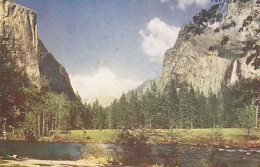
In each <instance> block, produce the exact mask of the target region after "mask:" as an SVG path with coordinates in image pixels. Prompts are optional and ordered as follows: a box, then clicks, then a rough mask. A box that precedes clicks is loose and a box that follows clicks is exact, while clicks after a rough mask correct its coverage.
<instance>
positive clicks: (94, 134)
mask: <svg viewBox="0 0 260 167" xmlns="http://www.w3.org/2000/svg"><path fill="white" fill-rule="evenodd" d="M85 131H86V134H87V136H88V137H90V139H91V140H93V141H99V142H102V141H111V140H113V139H115V137H116V134H117V130H114V129H105V130H85ZM156 131H158V133H161V134H162V135H163V136H165V137H167V135H169V132H170V130H168V129H157V130H156ZM217 132H218V133H220V134H222V137H223V139H225V140H236V139H239V138H241V137H243V136H246V135H247V131H246V129H240V128H223V129H187V130H184V129H174V130H173V133H174V134H176V135H177V138H181V139H200V138H210V137H211V136H213V135H214V134H216V133H217ZM83 134H84V131H83V130H72V131H71V133H70V134H69V137H70V138H80V137H83ZM250 135H251V136H256V137H258V138H260V130H252V131H251V133H250Z"/></svg>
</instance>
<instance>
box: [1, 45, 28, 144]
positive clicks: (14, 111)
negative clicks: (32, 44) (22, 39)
mask: <svg viewBox="0 0 260 167" xmlns="http://www.w3.org/2000/svg"><path fill="white" fill-rule="evenodd" d="M0 42H1V44H0V124H1V128H2V132H3V137H4V138H5V139H6V127H7V126H11V127H17V126H18V125H19V123H20V122H21V121H22V120H23V119H24V117H25V103H26V98H25V97H26V94H27V93H28V91H29V89H27V88H28V87H30V83H29V80H28V78H27V76H26V74H25V72H24V70H23V69H22V68H20V67H19V66H18V64H17V62H16V60H15V57H14V56H13V55H12V54H11V53H10V51H9V50H8V49H7V47H6V45H5V44H4V41H3V40H1V41H0Z"/></svg>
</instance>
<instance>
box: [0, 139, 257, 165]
mask: <svg viewBox="0 0 260 167" xmlns="http://www.w3.org/2000/svg"><path fill="white" fill-rule="evenodd" d="M87 145H91V144H87ZM103 146H104V148H105V149H106V151H107V152H108V153H113V151H114V148H116V145H113V144H104V145H103ZM83 147H85V144H82V143H45V142H25V141H0V155H18V156H20V157H29V158H34V159H43V160H76V159H79V158H80V156H81V153H82V152H81V150H82V148H83ZM147 156H149V157H148V158H149V159H150V160H151V161H152V163H153V164H166V163H167V161H172V160H173V159H176V161H175V162H177V163H178V164H179V166H187V167H192V166H194V167H200V166H211V167H213V166H214V167H260V148H209V147H194V146H186V145H178V146H176V147H174V149H172V147H171V146H170V145H167V144H164V145H163V144H154V145H151V149H150V150H149V153H148V154H147Z"/></svg>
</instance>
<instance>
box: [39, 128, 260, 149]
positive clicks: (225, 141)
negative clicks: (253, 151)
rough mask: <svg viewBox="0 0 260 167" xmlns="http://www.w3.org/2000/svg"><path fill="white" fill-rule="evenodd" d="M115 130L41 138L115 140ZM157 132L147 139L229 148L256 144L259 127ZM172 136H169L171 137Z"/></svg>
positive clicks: (68, 140) (167, 142)
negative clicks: (248, 129)
mask: <svg viewBox="0 0 260 167" xmlns="http://www.w3.org/2000/svg"><path fill="white" fill-rule="evenodd" d="M118 132H119V131H118V130H111V129H104V130H72V131H70V133H69V134H57V135H53V136H50V137H42V138H40V139H39V141H44V142H76V143H78V142H81V143H115V141H116V136H117V134H118ZM153 133H154V134H156V135H155V136H152V137H151V139H150V140H149V141H148V142H149V143H156V144H169V143H170V142H172V141H173V142H175V143H180V144H188V145H195V146H209V145H214V146H230V147H259V146H260V129H254V130H252V132H251V133H250V139H248V138H247V132H246V130H245V129H239V128H223V129H185V130H184V129H173V130H168V129H156V130H153ZM170 136H172V138H171V137H170Z"/></svg>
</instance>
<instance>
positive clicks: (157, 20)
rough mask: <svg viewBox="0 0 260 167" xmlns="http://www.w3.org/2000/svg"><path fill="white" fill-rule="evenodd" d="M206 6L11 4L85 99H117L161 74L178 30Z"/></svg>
mask: <svg viewBox="0 0 260 167" xmlns="http://www.w3.org/2000/svg"><path fill="white" fill-rule="evenodd" d="M208 1H210V0H15V2H17V3H19V4H21V5H23V6H26V7H28V8H31V9H33V10H34V11H35V12H36V13H37V17H38V30H39V38H40V39H41V40H42V41H43V42H44V44H45V46H46V47H47V48H48V50H49V51H50V52H51V53H53V55H54V56H55V58H56V59H57V60H58V61H59V62H60V63H61V64H62V65H63V66H64V67H65V68H66V70H67V72H68V73H69V75H70V77H71V82H72V85H73V88H74V90H75V91H79V93H80V95H81V96H82V97H83V98H84V99H87V98H91V97H94V96H98V95H101V94H102V95H110V96H119V94H121V93H122V92H123V91H125V92H126V91H127V90H129V89H133V88H134V87H136V86H137V85H139V84H140V83H142V82H143V81H145V80H147V79H152V78H154V77H156V76H158V75H160V73H161V69H162V60H163V54H164V52H165V50H166V49H167V48H170V47H172V46H173V45H174V43H175V40H176V38H177V34H178V31H179V29H180V27H181V26H182V25H183V24H184V23H187V22H189V21H191V18H192V16H193V15H194V14H195V13H197V12H198V11H200V10H201V9H202V8H205V7H207V6H208V5H209V4H210V3H209V2H208Z"/></svg>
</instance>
